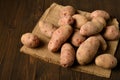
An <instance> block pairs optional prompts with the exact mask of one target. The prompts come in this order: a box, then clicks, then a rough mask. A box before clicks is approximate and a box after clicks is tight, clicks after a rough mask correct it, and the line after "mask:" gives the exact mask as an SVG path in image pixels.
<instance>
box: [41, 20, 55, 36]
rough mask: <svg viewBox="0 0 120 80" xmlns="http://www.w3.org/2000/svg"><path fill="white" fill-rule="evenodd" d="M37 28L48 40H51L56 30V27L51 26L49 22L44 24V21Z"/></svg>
mask: <svg viewBox="0 0 120 80" xmlns="http://www.w3.org/2000/svg"><path fill="white" fill-rule="evenodd" d="M39 28H40V31H41V33H42V34H44V35H45V36H47V37H49V38H51V36H52V34H53V32H54V31H55V30H56V29H57V27H56V26H54V25H53V24H51V23H49V22H45V21H40V22H39Z"/></svg>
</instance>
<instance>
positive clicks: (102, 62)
mask: <svg viewBox="0 0 120 80" xmlns="http://www.w3.org/2000/svg"><path fill="white" fill-rule="evenodd" d="M95 64H96V65H97V66H100V67H102V68H107V69H112V68H114V67H115V66H116V65H117V59H116V58H115V57H114V56H113V55H111V54H108V53H104V54H101V55H99V56H97V57H96V59H95Z"/></svg>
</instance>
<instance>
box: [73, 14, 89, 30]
mask: <svg viewBox="0 0 120 80" xmlns="http://www.w3.org/2000/svg"><path fill="white" fill-rule="evenodd" d="M72 17H73V19H75V21H76V27H77V28H81V26H82V25H84V24H85V23H86V22H87V21H88V20H87V18H86V17H85V16H83V15H80V14H75V15H73V16H72Z"/></svg>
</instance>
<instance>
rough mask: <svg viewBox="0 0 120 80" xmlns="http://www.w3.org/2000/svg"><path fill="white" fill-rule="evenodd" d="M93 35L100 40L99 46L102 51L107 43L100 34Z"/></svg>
mask: <svg viewBox="0 0 120 80" xmlns="http://www.w3.org/2000/svg"><path fill="white" fill-rule="evenodd" d="M95 37H96V38H97V39H98V40H99V41H100V47H101V49H102V50H103V51H105V50H106V49H107V43H106V41H105V39H104V38H103V36H102V35H101V34H96V35H95Z"/></svg>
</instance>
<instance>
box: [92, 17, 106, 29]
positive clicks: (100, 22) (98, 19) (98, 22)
mask: <svg viewBox="0 0 120 80" xmlns="http://www.w3.org/2000/svg"><path fill="white" fill-rule="evenodd" d="M92 22H94V23H95V24H96V25H97V26H103V27H106V21H105V19H104V18H103V17H94V18H93V19H92Z"/></svg>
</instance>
